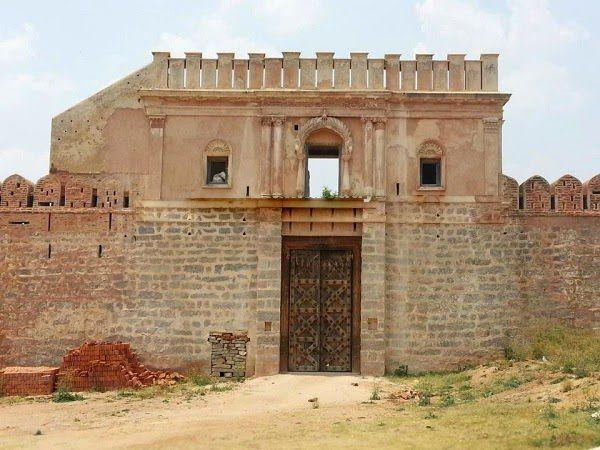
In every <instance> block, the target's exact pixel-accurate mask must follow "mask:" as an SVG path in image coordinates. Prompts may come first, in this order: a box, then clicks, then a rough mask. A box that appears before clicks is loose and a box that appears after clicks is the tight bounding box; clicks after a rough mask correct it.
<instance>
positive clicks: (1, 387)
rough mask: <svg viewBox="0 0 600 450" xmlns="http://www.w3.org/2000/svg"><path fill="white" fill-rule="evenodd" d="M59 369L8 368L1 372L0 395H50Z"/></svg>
mask: <svg viewBox="0 0 600 450" xmlns="http://www.w3.org/2000/svg"><path fill="white" fill-rule="evenodd" d="M57 372H58V367H6V368H4V369H1V370H0V394H2V395H49V394H52V392H54V386H55V384H56V374H57Z"/></svg>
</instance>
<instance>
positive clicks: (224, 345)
mask: <svg viewBox="0 0 600 450" xmlns="http://www.w3.org/2000/svg"><path fill="white" fill-rule="evenodd" d="M248 341H250V339H249V338H248V333H247V332H245V331H238V332H236V333H226V332H219V331H213V332H211V333H210V335H209V337H208V342H210V343H211V344H212V350H211V363H210V370H211V375H212V376H214V377H244V376H246V355H247V353H248V352H247V351H246V343H247V342H248Z"/></svg>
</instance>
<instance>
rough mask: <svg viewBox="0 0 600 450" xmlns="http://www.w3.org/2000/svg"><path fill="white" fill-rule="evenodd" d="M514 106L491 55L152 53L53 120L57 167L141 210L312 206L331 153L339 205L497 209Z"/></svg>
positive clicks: (53, 159) (54, 163) (53, 162)
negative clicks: (258, 203)
mask: <svg viewBox="0 0 600 450" xmlns="http://www.w3.org/2000/svg"><path fill="white" fill-rule="evenodd" d="M508 98H509V95H508V94H503V93H500V92H498V55H491V54H488V55H481V57H480V59H478V60H467V59H466V58H465V55H458V54H455V55H448V57H447V58H446V59H443V60H434V59H433V55H416V58H415V59H401V58H400V55H398V54H389V55H385V57H384V58H381V59H374V58H368V55H367V53H351V54H350V58H334V54H333V53H326V52H323V53H317V54H316V58H301V57H300V53H298V52H285V53H283V57H282V58H266V57H265V55H264V54H258V53H253V54H250V55H249V56H248V58H247V59H246V58H243V59H240V58H236V57H235V55H234V54H233V53H219V54H218V58H216V59H209V58H203V57H202V54H201V53H187V54H186V57H185V58H172V57H171V56H170V54H169V53H166V52H155V53H153V61H152V63H150V64H149V65H148V66H146V67H144V68H142V69H141V70H139V71H137V72H134V73H133V74H131V75H129V76H127V77H126V78H124V79H122V80H120V81H118V82H116V83H115V84H113V85H112V86H109V87H108V88H106V89H105V90H103V91H101V92H99V93H97V94H95V95H93V96H92V97H90V98H88V99H87V100H84V101H83V102H81V103H80V104H78V105H76V106H74V107H73V108H71V109H69V110H67V111H65V112H64V113H62V114H60V115H59V116H57V117H55V118H54V120H53V125H52V151H51V166H52V167H51V168H52V170H53V171H66V172H71V173H89V174H103V175H106V174H110V175H112V176H116V177H117V178H119V180H120V181H121V183H123V185H124V186H125V189H127V190H128V191H129V192H131V193H132V200H133V202H136V201H138V200H145V199H146V200H148V199H151V200H186V199H205V198H212V199H215V198H238V199H239V198H307V197H315V196H318V195H319V194H320V193H314V192H310V190H309V188H308V186H309V180H310V179H311V173H310V171H309V164H308V162H309V160H311V158H333V159H337V160H338V161H339V165H338V167H339V183H338V186H332V188H333V190H337V191H338V192H339V194H340V196H342V197H353V198H361V197H367V198H377V199H380V200H386V201H422V200H423V199H424V198H425V197H426V198H427V199H428V201H454V200H456V201H464V200H467V201H479V200H482V201H494V199H496V200H497V199H498V198H499V181H498V180H499V175H500V173H501V125H502V122H503V120H502V109H503V106H504V104H505V103H506V101H507V100H508ZM312 176H316V174H312Z"/></svg>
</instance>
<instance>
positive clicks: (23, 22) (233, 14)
mask: <svg viewBox="0 0 600 450" xmlns="http://www.w3.org/2000/svg"><path fill="white" fill-rule="evenodd" d="M0 5H2V8H1V11H2V14H1V15H0V88H1V89H2V90H1V91H0V92H2V93H1V94H0V179H3V178H4V177H6V176H8V175H9V174H11V173H14V172H19V173H21V174H23V175H25V176H27V177H29V178H30V179H32V180H35V179H37V178H38V177H40V176H42V175H43V174H45V173H46V172H47V169H48V155H49V147H50V144H49V142H50V120H51V118H52V116H54V115H56V114H57V113H59V112H61V111H63V110H64V109H66V108H68V107H69V106H71V105H73V104H75V103H77V102H78V101H80V100H82V99H84V98H85V97H87V96H89V95H90V94H92V93H94V92H96V91H98V90H99V89H101V88H103V87H105V86H107V85H108V84H109V83H111V82H112V81H114V80H116V79H119V78H121V77H122V76H124V75H126V74H127V73H129V72H131V71H133V70H135V69H136V68H138V67H141V66H142V65H144V64H147V63H148V62H149V61H150V59H151V55H150V51H151V50H154V49H160V50H170V51H171V52H173V53H174V54H178V53H181V52H183V51H185V50H196V51H202V52H204V54H205V55H210V54H214V53H215V52H217V51H235V52H236V53H238V54H240V55H245V54H246V53H247V52H249V51H265V52H266V53H268V54H271V55H274V56H278V55H279V52H281V51H286V50H289V51H292V50H295V51H301V52H303V54H304V55H313V54H314V52H315V51H335V52H336V55H337V56H346V55H348V53H349V52H350V51H369V52H370V54H371V55H372V56H373V57H381V56H382V55H383V54H385V53H402V54H403V55H404V56H403V57H404V58H412V57H413V55H414V53H435V54H436V56H437V57H439V58H440V59H441V58H444V57H445V55H446V54H447V53H467V54H468V56H469V57H472V58H477V57H479V54H480V53H489V52H498V53H500V54H501V56H500V87H501V90H503V91H505V92H510V93H512V94H513V98H512V99H511V101H510V102H509V103H508V105H507V107H506V114H505V120H506V122H505V125H504V141H503V146H504V173H506V174H508V175H511V176H513V177H515V178H517V179H518V180H519V181H523V180H525V179H526V178H527V177H528V176H530V175H532V174H534V173H538V174H540V175H542V176H544V177H546V178H547V179H548V180H549V181H554V180H555V179H556V178H558V177H559V176H561V175H563V174H565V173H571V174H573V175H575V176H577V177H579V178H580V179H581V180H582V181H584V180H586V179H588V178H590V177H591V176H593V175H594V174H596V173H598V172H600V138H599V137H598V131H599V130H598V129H599V128H600V114H599V113H598V107H599V105H600V89H599V84H600V83H599V81H598V80H599V77H600V31H599V30H598V27H597V24H598V23H600V1H596V0H587V1H585V0H570V1H567V0H564V1H552V0H520V1H517V0H508V1H483V0H413V1H384V0H380V1H377V2H364V1H359V0H343V1H327V2H326V1H316V0H261V1H257V2H251V1H245V0H228V1H227V0H223V1H199V0H195V1H187V0H178V1H173V0H143V1H142V0H130V1H127V0H120V1H115V0H104V1H102V2H98V1H92V0H77V1H75V0H62V1H61V2H60V6H57V4H56V2H48V1H33V0H30V1H27V0H23V1H20V2H13V1H10V0H0Z"/></svg>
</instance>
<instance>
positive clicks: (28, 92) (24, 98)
mask: <svg viewBox="0 0 600 450" xmlns="http://www.w3.org/2000/svg"><path fill="white" fill-rule="evenodd" d="M0 85H1V86H2V89H3V91H4V93H3V95H2V97H0V111H2V110H3V109H9V108H10V109H12V108H18V107H23V106H26V107H31V103H30V102H31V100H33V97H35V98H37V100H38V101H39V100H40V99H45V100H47V99H48V98H51V97H57V96H60V95H62V94H64V93H67V92H69V91H71V90H73V89H74V88H75V85H74V83H73V82H72V81H71V80H67V79H62V78H59V77H57V76H56V75H53V74H46V73H43V74H41V75H34V74H31V73H8V74H5V75H3V76H0Z"/></svg>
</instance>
